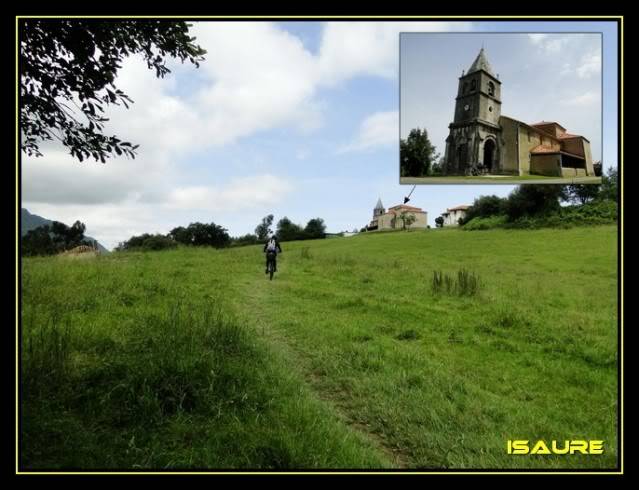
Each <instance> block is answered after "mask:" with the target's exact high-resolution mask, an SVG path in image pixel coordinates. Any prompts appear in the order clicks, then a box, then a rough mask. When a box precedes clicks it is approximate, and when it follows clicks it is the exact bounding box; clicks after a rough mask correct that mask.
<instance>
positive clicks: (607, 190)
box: [599, 167, 619, 202]
mask: <svg viewBox="0 0 639 490" xmlns="http://www.w3.org/2000/svg"><path fill="white" fill-rule="evenodd" d="M618 180H619V179H618V172H617V169H616V168H613V167H610V168H609V169H608V173H607V175H604V176H602V177H601V187H600V192H599V198H600V199H605V200H609V201H615V202H616V201H617V199H618V197H619V188H618Z"/></svg>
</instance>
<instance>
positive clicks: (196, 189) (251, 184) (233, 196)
mask: <svg viewBox="0 0 639 490" xmlns="http://www.w3.org/2000/svg"><path fill="white" fill-rule="evenodd" d="M292 189H293V186H292V185H291V183H289V182H288V181H287V180H286V179H283V178H281V177H276V176H274V175H258V176H252V177H242V178H237V179H234V180H232V181H231V182H230V183H229V184H228V185H227V186H225V187H216V186H187V187H178V188H176V189H173V190H172V191H171V193H170V195H169V199H168V201H167V203H166V205H165V206H166V207H167V208H172V209H188V210H193V209H196V210H206V211H216V212H218V211H237V210H242V209H249V208H255V207H261V206H269V205H273V204H275V203H277V202H279V201H280V200H281V199H282V198H284V197H285V196H286V194H288V193H289V192H290V191H291V190H292Z"/></svg>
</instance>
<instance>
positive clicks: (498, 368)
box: [22, 226, 618, 469]
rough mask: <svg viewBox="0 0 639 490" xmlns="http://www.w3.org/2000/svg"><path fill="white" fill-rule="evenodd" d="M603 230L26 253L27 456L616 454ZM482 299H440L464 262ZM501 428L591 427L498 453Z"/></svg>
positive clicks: (187, 459)
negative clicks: (437, 282)
mask: <svg viewBox="0 0 639 490" xmlns="http://www.w3.org/2000/svg"><path fill="white" fill-rule="evenodd" d="M616 244H617V228H616V227H613V226H599V227H588V228H573V229H569V230H535V231H512V230H510V231H506V230H491V231H477V232H464V231H460V230H425V231H412V232H399V233H397V232H395V233H370V234H362V235H359V236H356V237H351V238H343V239H334V240H317V241H306V242H296V243H284V244H283V249H284V254H283V255H282V256H281V257H280V259H279V265H278V268H279V271H278V273H277V274H276V276H275V279H274V280H273V281H272V282H269V281H268V280H267V279H266V276H265V274H264V264H263V256H262V254H261V250H260V247H259V246H255V247H242V248H236V249H228V250H221V251H216V250H211V249H189V248H181V249H178V250H174V251H166V252H156V253H117V254H111V255H110V256H102V257H97V258H96V259H94V260H89V261H72V260H68V259H65V258H62V257H54V258H33V259H26V260H24V262H23V310H22V321H23V339H22V348H23V365H22V375H23V380H24V394H25V398H24V403H23V422H22V436H23V439H22V448H23V451H22V462H23V464H24V466H25V467H28V468H40V469H42V468H59V467H65V468H89V467H90V468H199V469H211V468H253V469H258V468H284V469H286V468H377V467H396V468H453V469H462V468H611V467H614V466H615V465H616V463H617V454H616V446H617V438H616V430H617V426H616V414H617V404H616V403H617V388H618V386H617V360H618V359H617V272H616V271H617V254H616V250H617V248H616V247H617V245H616ZM462 268H464V269H466V270H468V271H469V272H470V273H472V274H473V275H474V277H476V278H478V279H479V288H478V291H477V293H476V294H474V295H469V296H464V295H457V294H455V293H454V292H451V293H448V292H446V291H440V292H434V291H433V290H432V280H433V273H434V272H435V271H441V272H442V273H444V274H449V275H450V276H451V277H452V278H453V279H454V278H456V277H457V274H458V272H459V271H460V269H462ZM508 439H527V440H533V441H535V440H537V439H544V440H547V441H549V440H552V439H557V440H560V441H564V440H566V439H586V440H588V439H603V440H604V441H605V442H604V444H605V453H604V454H603V455H598V456H592V455H591V456H585V455H572V456H556V455H550V456H549V455H545V456H512V455H508V454H506V443H507V440H508Z"/></svg>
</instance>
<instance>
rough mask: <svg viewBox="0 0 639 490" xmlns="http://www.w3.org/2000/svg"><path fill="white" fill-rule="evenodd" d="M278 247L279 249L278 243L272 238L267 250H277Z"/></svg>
mask: <svg viewBox="0 0 639 490" xmlns="http://www.w3.org/2000/svg"><path fill="white" fill-rule="evenodd" d="M276 249H277V244H276V243H275V240H273V239H272V238H271V239H270V240H269V242H268V245H266V251H267V252H275V250H276Z"/></svg>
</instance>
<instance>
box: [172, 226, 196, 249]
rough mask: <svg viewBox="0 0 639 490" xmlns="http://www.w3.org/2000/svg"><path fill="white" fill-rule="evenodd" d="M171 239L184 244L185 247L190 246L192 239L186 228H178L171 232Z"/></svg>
mask: <svg viewBox="0 0 639 490" xmlns="http://www.w3.org/2000/svg"><path fill="white" fill-rule="evenodd" d="M169 237H170V238H171V239H173V240H175V241H176V242H178V243H182V244H184V245H190V244H191V242H190V239H191V236H190V234H189V233H188V232H187V230H186V228H184V227H183V226H178V227H177V228H173V229H172V230H171V231H170V232H169Z"/></svg>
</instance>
